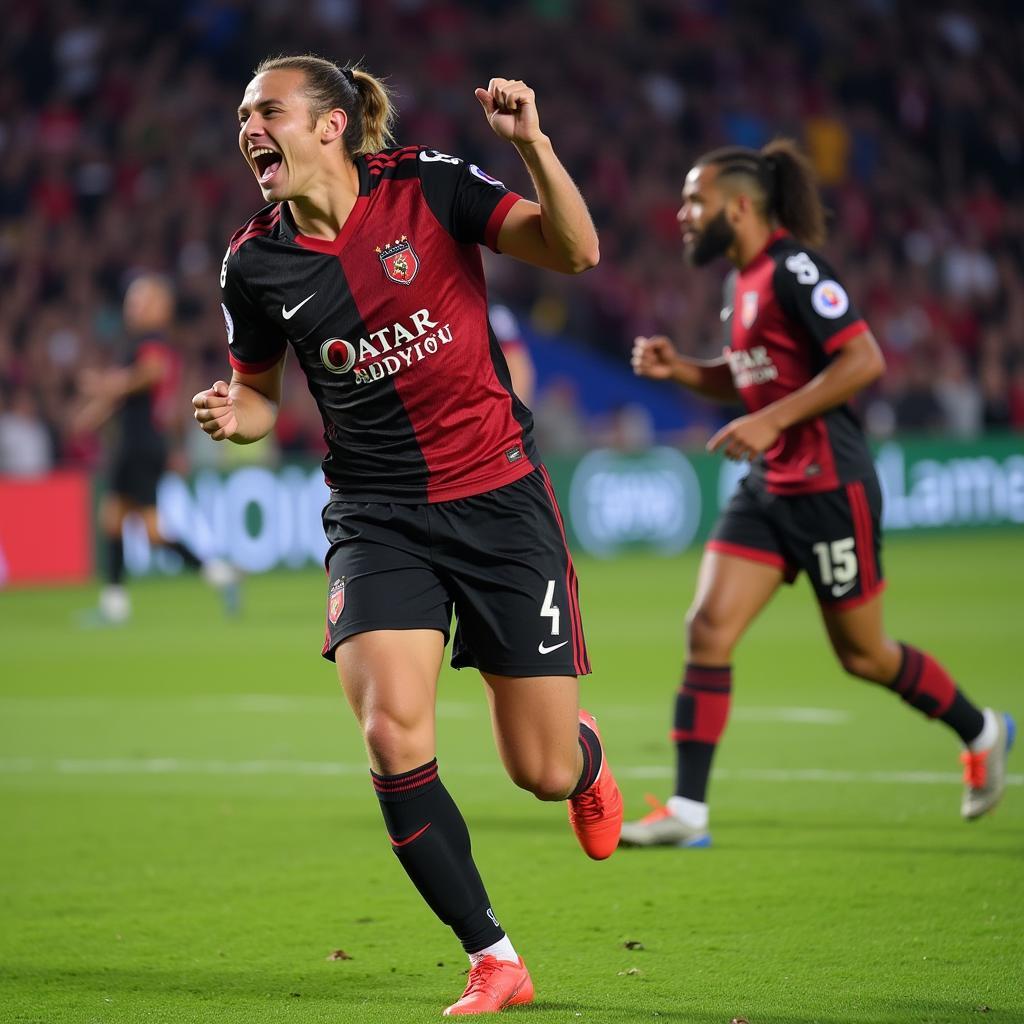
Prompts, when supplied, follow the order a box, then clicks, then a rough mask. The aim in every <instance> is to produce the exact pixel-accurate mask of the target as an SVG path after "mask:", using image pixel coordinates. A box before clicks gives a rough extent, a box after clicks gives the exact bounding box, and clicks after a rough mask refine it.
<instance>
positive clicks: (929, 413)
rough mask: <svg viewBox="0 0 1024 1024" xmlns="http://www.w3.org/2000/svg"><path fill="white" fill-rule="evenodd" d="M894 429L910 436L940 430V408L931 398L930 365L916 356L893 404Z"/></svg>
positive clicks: (921, 356) (908, 367) (934, 399)
mask: <svg viewBox="0 0 1024 1024" xmlns="http://www.w3.org/2000/svg"><path fill="white" fill-rule="evenodd" d="M894 406H895V412H896V426H897V427H898V429H900V430H905V431H907V432H908V433H913V434H933V433H937V432H938V431H939V430H940V429H941V428H942V426H943V422H944V417H943V412H942V406H941V405H939V400H938V398H937V397H936V394H935V375H934V373H933V372H932V366H931V362H930V361H929V360H928V359H926V358H925V357H924V355H919V356H917V357H916V358H914V359H912V360H911V361H910V363H908V365H907V371H906V376H905V379H904V383H903V388H902V391H901V392H900V394H899V395H898V396H897V398H896V401H895V403H894Z"/></svg>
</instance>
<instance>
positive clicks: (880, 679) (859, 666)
mask: <svg viewBox="0 0 1024 1024" xmlns="http://www.w3.org/2000/svg"><path fill="white" fill-rule="evenodd" d="M836 656H837V657H838V658H839V664H840V665H842V666H843V669H844V670H845V671H846V672H847V673H849V674H850V675H851V676H855V677H856V678H857V679H865V680H867V681H868V682H871V683H884V682H886V681H887V676H886V667H885V665H884V659H883V658H881V657H879V656H878V655H877V654H875V652H873V651H864V650H860V649H858V648H850V649H846V650H838V651H836ZM889 674H890V675H891V673H889Z"/></svg>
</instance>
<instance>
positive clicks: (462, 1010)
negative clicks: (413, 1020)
mask: <svg viewBox="0 0 1024 1024" xmlns="http://www.w3.org/2000/svg"><path fill="white" fill-rule="evenodd" d="M532 1002H533V982H532V981H531V980H530V972H529V971H528V970H527V969H526V964H524V963H523V958H522V957H520V958H519V961H518V963H512V961H511V960H499V959H498V958H497V957H493V956H489V955H488V956H485V957H484V958H483V959H482V960H481V961H480V962H479V963H478V964H477V965H476V966H475V967H472V968H470V971H469V981H468V982H467V983H466V991H465V992H463V993H462V997H461V998H460V999H459V1001H458V1002H457V1003H452V1005H451V1006H449V1007H448V1009H447V1010H445V1011H444V1013H443V1014H442V1016H443V1017H462V1016H467V1015H468V1014H471V1013H497V1012H498V1011H499V1010H504V1009H505V1007H506V1006H520V1005H522V1004H523V1003H532Z"/></svg>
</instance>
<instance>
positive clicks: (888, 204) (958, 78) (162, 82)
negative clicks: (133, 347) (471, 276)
mask: <svg viewBox="0 0 1024 1024" xmlns="http://www.w3.org/2000/svg"><path fill="white" fill-rule="evenodd" d="M1014 11H1015V7H1014V5H1012V4H1000V3H984V4H970V3H956V4H947V5H944V4H939V5H936V6H929V7H928V8H925V7H923V6H922V5H920V4H914V3H898V2H894V0H862V2H857V3H850V4H844V5H837V6H836V7H835V9H832V8H828V9H826V8H824V7H821V6H815V5H810V4H787V5H781V6H780V5H777V4H768V3H757V2H751V3H740V4H730V3H724V2H719V3H716V2H712V0H647V2H643V3H620V2H613V0H596V2H588V3H581V2H571V0H534V2H510V3H497V2H494V3H468V2H456V0H442V2H425V0H386V2H381V3H358V2H356V0H317V2H309V3H299V4H292V3H283V2H278V3H264V4H259V5H256V4H250V3H245V2H241V0H197V2H196V3H193V4H189V5H184V6H182V5H176V4H170V3H157V4H154V5H146V6H145V7H138V6H133V5H128V4H124V3H120V2H102V0H101V2H99V3H90V4H81V3H76V2H74V0H68V2H62V3H50V2H36V3H28V4H23V5H19V6H18V8H17V10H12V11H11V12H10V13H9V15H8V17H7V21H6V24H5V31H4V33H3V38H2V41H0V57H2V58H3V63H2V68H3V70H2V71H0V98H2V100H3V102H2V104H0V111H2V112H0V148H2V151H3V152H4V160H3V167H2V169H0V308H2V309H3V317H2V320H0V474H2V475H3V476H5V477H8V478H9V477H11V476H14V475H17V476H20V477H21V478H22V479H24V478H25V477H33V476H35V477H38V476H40V475H42V474H46V473H48V472H50V471H51V470H54V469H71V470H82V471H85V472H86V473H87V474H89V475H90V476H91V475H95V474H96V473H97V471H98V470H100V469H102V459H103V454H102V453H103V445H102V439H101V438H100V437H97V436H92V435H86V436H81V435H79V436H75V435H74V434H73V433H72V432H71V429H70V426H69V418H70V410H71V409H72V408H73V402H74V396H75V381H76V377H77V376H78V374H79V373H80V372H81V370H82V369H83V368H85V367H91V366H103V365H106V364H108V363H110V362H111V361H112V360H113V359H115V358H116V351H117V345H118V342H119V337H120V302H121V297H122V295H123V292H124V288H125V286H126V283H127V282H128V281H129V280H130V279H131V277H132V276H133V275H134V274H137V273H138V272H139V271H141V270H161V271H163V272H165V273H167V274H169V275H170V276H171V277H172V278H173V279H174V281H175V283H176V285H177V286H178V289H179V293H180V303H179V317H178V321H177V324H176V327H175V330H174V338H173V340H174V342H175V344H176V345H177V346H178V348H179V350H180V351H181V352H182V354H183V356H184V360H185V372H184V377H183V384H182V388H181V397H182V402H181V405H180V407H181V409H182V419H181V424H180V445H179V448H180V451H179V458H178V461H177V463H176V468H178V469H183V470H191V471H197V470H200V469H202V468H204V467H211V466H212V467H218V466H221V467H223V466H224V464H225V463H227V464H230V463H231V460H237V459H243V458H244V459H247V460H251V459H253V458H256V459H258V460H259V461H260V462H261V463H263V464H267V465H274V464H279V463H281V461H282V460H285V461H286V460H288V459H296V458H298V459H299V460H302V461H304V462H305V463H306V464H307V465H310V464H313V463H314V462H315V460H316V458H317V456H318V454H319V452H320V450H321V448H322V443H323V442H322V439H321V436H320V434H321V426H320V424H319V419H318V416H317V414H316V411H315V409H314V407H313V405H312V403H311V402H310V401H309V396H308V394H307V393H306V389H305V387H304V386H303V385H302V383H301V381H300V380H299V378H298V377H297V373H298V371H297V369H296V367H295V366H294V364H293V365H292V366H291V367H290V371H289V381H288V387H287V389H286V401H285V405H284V408H283V410H282V415H281V420H280V424H279V426H278V429H277V431H276V435H275V437H274V439H273V440H272V442H269V443H268V444H266V445H264V446H261V448H260V449H258V450H257V451H256V452H253V451H248V450H247V451H244V452H241V451H239V450H238V449H235V448H234V446H216V445H213V444H212V443H210V442H209V441H208V440H207V439H206V438H204V437H203V436H202V435H201V434H200V433H199V432H198V431H196V430H193V429H189V428H190V426H191V424H190V423H189V422H188V417H187V411H188V405H187V398H188V397H189V396H190V395H191V394H192V393H194V392H195V391H197V390H199V389H200V388H201V387H203V386H206V385H208V383H209V382H210V381H211V380H213V379H215V378H216V377H218V376H221V375H223V374H224V373H225V372H226V359H225V344H224V331H223V322H222V318H221V314H220V309H219V293H218V284H217V273H216V269H217V267H218V266H219V262H220V258H221V255H222V253H223V249H224V245H225V241H226V239H227V238H229V237H230V235H231V234H232V232H233V231H234V230H235V228H237V226H238V225H239V224H241V223H243V222H244V221H245V219H247V217H248V216H250V215H251V213H252V212H253V211H254V210H255V209H258V208H259V206H260V204H261V199H260V196H259V194H258V192H257V190H256V188H255V187H254V183H253V182H252V181H251V177H250V173H249V171H248V169H247V168H246V166H245V164H244V162H243V161H242V160H241V159H240V157H239V155H238V153H237V151H236V148H235V144H234V140H235V131H236V125H235V121H234V116H233V111H234V109H235V107H236V105H237V101H238V96H239V91H240V89H241V87H242V85H243V84H244V82H245V80H246V78H247V75H248V72H249V70H250V69H251V67H252V66H253V65H254V64H255V63H256V62H257V61H258V60H259V59H260V57H262V56H264V55H265V54H267V53H271V52H280V51H301V50H305V49H314V50H317V51H322V52H324V53H326V54H328V55H330V56H332V57H335V58H337V59H339V60H355V59H362V60H364V62H365V63H366V65H367V66H368V67H369V68H370V69H372V70H373V71H375V72H377V73H380V74H383V75H386V76H387V77H388V79H389V81H390V84H391V85H392V87H393V88H394V90H395V93H396V101H397V106H398V109H399V112H400V120H399V123H398V129H397V137H398V139H399V141H400V142H402V143H408V142H424V143H427V144H429V145H432V146H434V147H436V148H438V149H441V150H443V151H449V152H452V153H455V154H458V155H461V156H464V157H466V158H467V159H471V160H473V161H475V162H477V163H479V164H480V165H481V166H483V167H485V168H487V169H488V170H489V171H490V173H492V174H493V175H495V176H497V177H499V178H501V179H502V180H504V181H505V182H506V183H508V184H509V185H510V186H512V187H515V188H519V189H522V190H524V191H526V192H528V191H529V183H528V181H527V180H526V176H525V171H524V169H523V167H522V166H521V164H520V162H519V160H518V158H517V157H516V156H515V153H514V152H513V151H512V149H511V147H508V146H504V145H502V144H501V143H500V142H499V141H498V140H497V139H496V138H495V137H494V136H493V134H492V133H491V132H490V130H489V128H488V127H487V125H486V123H485V121H484V119H483V118H482V117H481V116H480V115H479V112H478V111H477V110H476V108H475V107H474V105H473V104H474V102H475V101H474V100H473V96H472V90H473V88H474V87H475V86H476V85H477V84H479V83H485V82H486V81H487V79H488V78H489V77H491V76H492V75H495V74H507V75H515V76H518V77H522V78H524V79H525V80H527V81H528V82H529V83H530V84H531V85H533V86H534V87H535V89H536V90H537V95H538V103H539V109H540V112H541V115H542V117H543V125H544V128H545V130H547V131H548V132H549V133H550V134H551V136H552V138H553V139H554V140H555V142H556V145H557V147H558V151H559V153H560V155H561V157H562V159H563V160H564V162H565V163H566V165H567V166H568V168H569V169H570V171H571V173H572V174H573V175H574V177H575V178H576V180H577V181H578V183H579V184H580V186H581V188H582V190H583V193H584V195H585V196H586V198H587V200H588V202H589V204H590V208H591V210H592V211H593V215H594V218H595V220H596V222H597V225H598V228H599V230H600V233H601V241H602V257H603V258H602V262H601V264H600V266H599V267H598V268H597V269H596V270H595V271H594V272H592V273H590V274H586V275H584V276H583V277H582V278H576V279H569V278H561V277H559V276H558V275H554V274H543V273H538V272H536V271H534V270H533V269H532V268H527V267H525V266H523V265H520V264H516V263H515V262H513V261H510V260H502V259H489V260H488V274H489V280H490V285H491V288H492V292H493V295H494V296H495V298H496V299H498V300H499V301H502V302H504V303H506V304H508V305H509V306H510V307H511V308H512V309H513V310H514V311H515V312H516V314H517V315H518V317H519V319H520V323H521V326H522V330H523V334H524V337H525V338H526V340H527V342H528V344H529V345H530V348H531V351H532V352H533V355H534V358H535V360H536V362H537V364H538V377H539V393H538V396H537V400H536V402H535V403H534V404H535V411H536V415H537V421H538V435H539V440H540V443H541V446H542V451H544V452H545V454H546V455H547V457H548V458H549V459H551V460H552V461H558V459H559V458H560V457H562V456H568V457H570V458H573V457H578V456H579V455H581V454H582V453H584V452H586V451H588V450H590V449H591V448H594V447H612V448H615V449H618V450H623V449H625V450H644V449H647V448H649V447H650V446H651V445H652V444H655V443H661V444H668V445H671V446H674V447H680V448H682V449H683V450H684V451H687V452H691V451H699V449H700V446H701V444H702V442H703V441H704V440H705V439H706V438H707V436H708V435H709V433H710V432H711V431H712V430H713V429H714V427H715V426H716V425H717V423H719V422H721V417H722V416H723V412H722V411H720V410H716V409H713V408H711V407H708V406H706V405H703V404H701V403H700V402H699V401H697V400H694V399H691V398H688V397H686V396H683V395H676V394H672V393H670V391H669V389H666V388H659V387H654V386H645V385H644V383H643V382H639V381H634V380H633V379H632V378H631V377H630V375H629V373H628V369H627V356H628V351H629V347H630V345H631V342H632V339H633V337H634V336H635V335H637V334H650V333H654V332H664V333H667V334H669V335H670V336H671V337H673V338H675V339H677V340H678V341H679V342H680V343H681V344H683V345H684V346H685V347H686V348H687V349H688V350H689V351H691V352H694V353H700V354H706V355H711V354H713V353H714V352H715V350H716V346H717V345H718V330H717V324H718V307H719V296H720V284H721V280H720V275H719V274H716V273H714V272H703V273H685V272H684V270H683V268H682V266H681V261H680V258H679V253H680V243H679V237H678V229H677V226H676V223H675V219H674V215H675V211H676V209H677V207H678V201H679V189H680V185H681V182H682V179H683V177H684V175H685V172H686V170H687V168H688V164H689V161H690V160H691V159H692V158H693V156H694V155H695V154H697V153H699V152H701V151H703V150H705V149H707V148H709V147H712V146H717V145H721V144H724V143H742V144H746V145H751V146H758V145H760V144H762V143H763V142H765V141H766V140H768V139H769V138H771V137H772V136H774V135H776V134H786V135H791V136H793V137H795V138H797V139H799V140H801V142H803V144H804V145H805V146H806V147H807V149H808V151H809V152H810V154H811V156H812V158H813V160H814V163H815V166H816V168H817V170H818V173H819V176H820V178H821V181H822V184H823V186H824V190H825V195H826V198H827V202H828V206H829V208H830V210H831V211H832V214H833V218H832V225H831V237H830V241H829V243H828V247H827V255H828V256H829V258H830V259H831V260H832V262H833V263H834V264H835V265H837V266H838V267H840V268H841V269H842V272H843V274H844V280H845V282H846V284H847V286H848V288H849V290H850V291H851V293H852V294H853V295H855V296H856V297H857V298H858V300H859V302H860V303H861V304H862V306H863V307H864V309H865V311H866V314H867V318H868V320H869V322H870V323H871V325H872V327H873V328H874V331H875V333H876V335H877V336H878V338H879V340H880V342H881V343H882V346H883V348H884V349H885V353H886V357H887V360H888V372H887V374H886V375H885V377H884V379H883V381H882V382H881V383H880V384H879V385H878V386H877V387H876V388H874V389H873V390H872V391H871V393H869V394H867V395H865V396H863V399H862V401H861V403H860V404H861V412H862V413H863V414H864V418H865V422H866V424H867V426H868V429H869V431H870V433H871V435H872V437H873V438H875V439H877V440H878V441H880V442H882V441H885V440H889V439H892V438H900V437H904V436H907V435H914V436H916V437H921V436H924V437H930V438H936V439H956V440H960V439H971V440H976V439H978V438H980V437H983V436H985V435H989V434H992V433H1002V434H1009V435H1010V436H1011V438H1013V440H1012V441H1011V442H1010V443H1009V447H1007V443H1005V442H1004V443H1003V444H1001V445H999V446H998V453H999V454H998V456H997V458H998V460H999V462H1000V469H999V473H1001V474H1002V479H1001V480H998V481H996V482H994V483H992V482H987V483H986V482H982V483H977V482H976V483H975V484H969V483H968V484H964V483H963V482H962V481H961V483H960V484H959V485H952V486H959V487H960V488H961V489H962V488H963V487H964V486H966V487H968V488H970V487H972V486H974V487H975V488H977V487H980V488H981V489H982V490H986V489H988V490H989V491H991V490H992V489H993V488H994V489H995V492H997V493H996V494H995V497H992V496H991V494H988V495H987V496H986V495H982V496H981V497H970V496H968V497H967V498H961V499H957V500H959V501H961V503H962V502H963V501H964V500H967V501H969V502H975V503H977V502H979V501H980V502H981V503H982V505H983V506H984V504H985V503H986V502H988V503H989V504H992V503H994V504H995V506H997V514H996V515H995V516H994V517H992V516H990V517H988V518H989V520H992V519H993V518H994V519H995V520H996V521H999V520H1002V521H1009V522H1013V521H1018V522H1019V521H1020V519H1021V518H1024V515H1021V514H1020V508H1019V506H1020V501H1021V500H1022V499H1020V497H1019V491H1020V489H1021V488H1022V487H1024V482H1022V480H1021V473H1020V468H1019V466H1018V465H1017V463H1016V462H1011V463H1010V464H1009V468H1007V464H1006V458H1007V456H1012V455H1014V453H1015V452H1016V451H1017V450H1018V448H1019V443H1018V442H1019V439H1020V436H1021V433H1022V432H1024V274H1022V265H1024V86H1022V80H1021V77H1020V75H1019V69H1018V67H1017V60H1018V54H1019V50H1020V46H1021V43H1022V41H1024V28H1022V24H1024V23H1022V19H1021V18H1020V17H1019V16H1018V15H1016V14H1015V13H1014ZM955 454H956V452H955V451H947V452H946V453H945V455H944V456H940V458H947V459H948V458H950V457H952V456H953V455H955ZM970 454H971V455H973V456H977V455H979V454H982V455H983V454H984V445H983V446H982V448H981V449H979V448H978V447H977V445H974V446H972V447H971V449H970ZM975 470H976V467H975V468H972V469H970V470H969V472H970V473H974V475H975V476H977V475H978V474H977V472H976V471H975ZM990 470H991V466H986V467H983V469H982V470H981V471H980V472H981V475H982V476H984V475H985V474H986V473H987V474H989V475H991V472H990ZM698 472H700V470H698ZM568 473H569V471H566V474H565V476H566V479H568ZM64 486H70V485H68V484H64ZM904 486H905V488H907V489H910V488H912V486H913V467H910V466H908V467H907V472H906V474H905V485H904ZM675 487H676V491H677V492H679V490H680V488H682V489H685V484H679V483H677V484H676V485H675ZM1000 489H1002V491H1000ZM619 490H620V491H621V490H622V488H620V489H619ZM15 493H17V494H18V495H24V494H25V493H26V492H25V491H24V490H23V489H19V490H18V491H17V492H15ZM61 493H63V492H61ZM1000 494H1002V495H1003V496H1002V497H1001V496H1000ZM564 496H565V491H564V489H563V497H564ZM619 497H620V501H623V500H624V501H626V502H627V504H628V498H627V499H624V498H622V496H621V494H620V496H619ZM51 498H52V495H51ZM663 498H664V501H668V502H671V501H672V500H673V499H672V497H671V495H665V496H663ZM6 503H7V504H10V503H11V502H10V500H9V501H8V502H6ZM708 503H709V502H708V498H707V496H705V501H704V504H705V506H707V505H708ZM18 504H20V505H22V506H24V499H22V500H20V501H19V502H18ZM37 504H38V505H42V506H45V504H53V502H52V500H50V499H47V500H46V501H43V502H38V503H37ZM1007 506H1009V507H1007ZM1000 507H1002V508H1003V513H1002V514H1000V513H999V508H1000ZM33 508H36V505H33ZM928 515H929V513H925V514H924V518H925V519H926V520H927V519H928ZM930 515H931V519H932V520H933V521H934V522H943V523H944V524H946V525H949V524H950V523H956V522H958V521H961V520H963V519H967V520H968V521H971V520H972V519H978V518H980V520H981V521H986V516H985V515H984V509H982V513H981V514H980V516H973V515H972V514H968V515H959V516H957V515H954V516H949V515H946V516H945V517H944V516H943V514H942V513H941V512H940V513H931V514H930ZM704 516H705V518H707V509H706V508H705V510H704ZM24 518H25V519H26V520H27V523H28V525H29V526H31V525H32V524H33V523H34V522H35V521H36V519H35V516H34V515H33V516H27V515H26V516H25V517H24ZM250 518H251V516H250ZM307 518H308V516H307ZM26 528H27V527H26V522H22V523H21V524H20V527H19V530H20V532H19V533H18V535H17V543H15V538H14V537H12V536H10V532H11V530H12V529H13V528H12V527H11V526H9V525H8V526H7V527H6V532H7V534H8V536H7V538H6V544H5V547H6V549H8V551H10V549H11V548H18V549H20V548H21V547H22V546H23V544H24V542H25V540H26V538H25V530H26ZM179 528H180V529H184V528H187V527H185V526H181V527H179ZM0 529H4V527H2V526H0ZM189 529H190V530H191V532H192V533H193V534H194V536H193V540H194V541H195V542H196V543H198V544H199V545H200V546H201V547H202V546H203V545H204V544H207V545H209V544H216V543H218V541H217V538H206V539H205V540H204V537H203V528H202V525H201V524H198V525H197V524H195V523H193V524H192V526H191V527H190V528H189ZM637 529H638V530H639V532H640V533H641V534H642V533H643V529H642V527H637ZM698 536H699V535H698ZM222 540H223V538H221V541H222ZM14 557H15V558H16V559H17V560H18V561H19V563H20V560H21V559H20V556H14ZM8 560H10V556H9V558H8ZM132 564H133V565H134V567H135V568H136V569H140V568H142V567H143V566H144V565H145V564H146V563H145V559H144V552H143V553H139V552H136V554H135V556H134V558H133V561H132ZM80 571H84V570H80ZM11 575H12V573H11V570H10V566H8V571H7V576H8V577H11Z"/></svg>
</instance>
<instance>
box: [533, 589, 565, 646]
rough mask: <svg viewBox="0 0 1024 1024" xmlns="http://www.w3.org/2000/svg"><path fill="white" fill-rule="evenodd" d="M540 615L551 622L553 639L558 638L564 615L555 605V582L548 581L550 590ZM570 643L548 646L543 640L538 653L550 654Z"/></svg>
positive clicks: (541, 607)
mask: <svg viewBox="0 0 1024 1024" xmlns="http://www.w3.org/2000/svg"><path fill="white" fill-rule="evenodd" d="M540 614H541V617H542V618H545V619H550V620H551V635H552V637H556V636H558V631H559V626H560V624H561V621H562V613H561V611H560V610H559V608H558V605H557V604H555V581H554V580H548V589H547V591H546V592H545V594H544V602H543V604H541V606H540ZM568 642H569V641H568V640H563V641H562V642H561V643H556V644H547V643H545V642H544V641H543V640H541V642H540V644H539V645H538V647H537V651H538V652H539V653H540V654H550V653H551V652H552V651H557V650H558V649H559V647H564V646H565V645H566V644H567V643H568Z"/></svg>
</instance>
